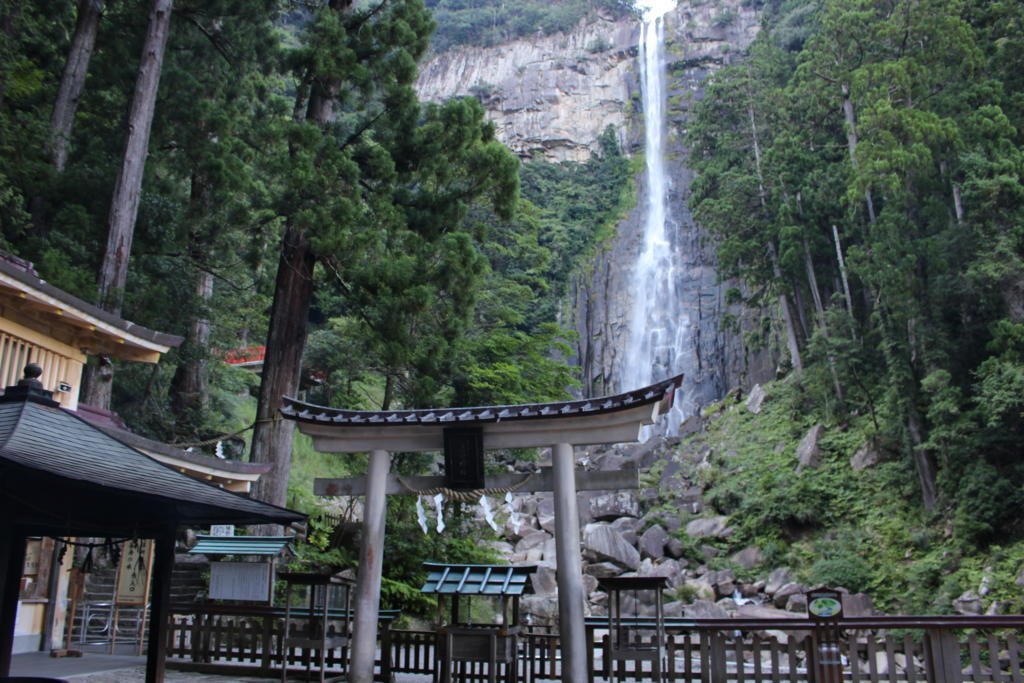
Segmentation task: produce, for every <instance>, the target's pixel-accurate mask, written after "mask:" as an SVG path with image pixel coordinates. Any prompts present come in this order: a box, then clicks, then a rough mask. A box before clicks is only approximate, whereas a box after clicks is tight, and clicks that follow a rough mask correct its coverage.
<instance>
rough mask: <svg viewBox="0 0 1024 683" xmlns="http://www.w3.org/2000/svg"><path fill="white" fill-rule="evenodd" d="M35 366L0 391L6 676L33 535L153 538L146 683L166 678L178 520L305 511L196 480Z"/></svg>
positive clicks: (0, 598) (1, 662)
mask: <svg viewBox="0 0 1024 683" xmlns="http://www.w3.org/2000/svg"><path fill="white" fill-rule="evenodd" d="M42 373H43V370H42V368H40V367H39V366H37V365H29V366H28V367H27V368H26V371H25V375H26V377H25V379H22V380H20V381H19V382H18V385H17V386H11V387H7V388H6V389H5V390H4V394H3V396H2V397H0V518H2V519H3V520H4V524H3V525H0V586H2V592H0V678H2V677H3V676H6V675H8V673H9V671H10V664H11V651H12V644H13V638H14V626H15V618H16V612H17V604H18V594H19V588H20V582H21V574H22V565H23V563H24V557H25V539H26V538H27V537H30V536H50V537H55V538H66V537H69V536H93V537H103V538H112V539H131V538H152V539H155V540H156V552H155V560H154V568H153V579H152V585H153V591H152V598H151V599H152V619H151V622H150V623H151V627H150V630H149V648H148V655H147V656H148V659H147V663H146V681H147V683H158V682H159V681H162V680H163V672H164V653H165V649H166V641H167V616H168V612H167V611H168V607H169V599H170V578H171V569H172V568H173V565H174V541H175V535H176V532H177V529H178V527H179V526H206V525H209V524H290V523H292V522H297V521H300V520H302V519H304V518H305V515H302V514H300V513H298V512H293V511H292V510H287V509H285V508H280V507H276V506H273V505H267V504H266V503H261V502H259V501H256V500H252V499H250V498H247V497H245V496H243V495H240V494H237V493H232V492H230V491H225V490H223V489H220V488H217V487H215V486H210V485H209V484H205V483H203V482H201V481H197V480H196V479H193V478H191V477H189V476H186V475H184V474H182V473H181V472H178V471H177V470H175V469H173V468H172V467H169V466H167V465H164V464H162V463H160V462H157V461H156V460H154V459H153V458H151V457H149V456H148V455H146V454H144V453H142V452H140V451H137V450H135V449H134V448H132V447H131V446H128V445H126V444H124V443H122V442H121V441H118V440H117V439H114V438H112V437H111V436H109V435H108V434H106V433H104V432H103V431H101V430H100V429H98V428H96V427H95V426H93V425H92V424H90V423H88V422H86V421H85V420H83V419H81V418H79V417H77V416H76V415H75V414H74V413H71V412H69V411H67V410H64V409H62V408H61V407H60V405H59V404H58V403H57V402H56V401H54V400H53V399H52V392H49V391H45V390H44V389H43V387H42V384H41V382H40V381H39V380H38V377H40V376H41V375H42Z"/></svg>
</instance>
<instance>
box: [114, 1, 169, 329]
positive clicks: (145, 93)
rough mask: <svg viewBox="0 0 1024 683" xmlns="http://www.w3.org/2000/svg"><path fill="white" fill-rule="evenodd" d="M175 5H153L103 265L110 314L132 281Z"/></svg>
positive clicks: (129, 119)
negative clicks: (137, 225)
mask: <svg viewBox="0 0 1024 683" xmlns="http://www.w3.org/2000/svg"><path fill="white" fill-rule="evenodd" d="M172 2H173V0H153V8H152V10H151V11H150V14H149V27H148V28H147V30H146V40H145V43H144V44H143V47H142V58H141V60H140V62H139V71H138V76H137V78H136V81H135V94H134V95H133V96H132V105H131V110H130V111H129V114H128V137H127V139H126V140H125V146H124V155H123V156H122V159H121V171H120V173H118V176H117V182H116V183H115V185H114V195H113V197H112V198H111V201H110V215H109V217H108V219H107V248H106V251H104V253H103V264H102V265H101V266H100V276H99V300H100V305H101V306H103V308H104V309H106V310H108V311H110V312H111V313H116V314H120V312H121V305H122V302H123V300H124V286H125V282H126V281H127V279H128V258H129V256H130V255H131V251H132V234H133V233H134V231H135V219H136V217H137V215H138V211H139V197H140V195H141V192H142V173H143V170H144V169H145V165H146V153H147V150H148V148H149V131H150V126H151V125H152V123H153V111H154V109H155V108H156V94H157V89H158V87H159V85H160V71H161V69H162V67H163V61H164V50H165V48H166V47H167V38H168V36H169V35H170V32H171V6H172Z"/></svg>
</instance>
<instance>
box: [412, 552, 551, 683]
mask: <svg viewBox="0 0 1024 683" xmlns="http://www.w3.org/2000/svg"><path fill="white" fill-rule="evenodd" d="M423 567H424V569H426V570H427V580H426V581H425V582H424V584H423V588H421V589H420V592H422V593H428V594H433V595H436V596H437V611H438V619H437V621H438V623H437V644H436V645H435V650H434V651H435V652H437V653H438V657H437V660H436V663H437V667H438V668H437V670H435V672H434V678H435V680H440V681H442V683H450V682H451V681H452V679H453V676H454V674H455V673H456V670H457V669H458V667H459V665H466V664H471V663H474V662H480V663H483V664H486V665H487V680H488V681H490V682H491V683H494V682H495V681H497V680H498V669H499V668H501V667H503V668H504V676H502V679H503V680H504V681H505V682H506V683H513V682H514V681H517V680H519V670H518V664H519V661H518V660H519V645H518V642H519V635H520V631H521V624H520V623H519V596H521V595H522V594H523V593H524V592H526V591H527V590H528V589H529V588H530V586H531V584H530V575H531V574H533V573H534V572H535V571H537V567H536V566H535V565H520V566H506V565H479V564H436V563H433V562H426V563H424V565H423ZM446 596H447V597H448V598H450V600H451V615H450V617H449V618H448V621H447V623H445V621H444V616H443V611H444V605H443V601H442V598H443V597H446ZM476 596H479V597H485V598H492V599H496V600H497V601H498V602H499V606H498V609H499V614H500V621H499V623H497V624H493V623H488V624H479V623H474V622H473V620H472V610H471V609H470V607H469V605H468V604H466V605H465V608H466V609H465V611H464V613H463V615H464V616H463V615H460V602H461V600H460V599H461V598H466V601H467V603H468V601H469V600H470V599H472V598H473V597H476ZM510 601H511V605H510ZM510 607H511V612H512V613H511V615H510V614H509V608H510Z"/></svg>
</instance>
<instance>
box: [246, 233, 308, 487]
mask: <svg viewBox="0 0 1024 683" xmlns="http://www.w3.org/2000/svg"><path fill="white" fill-rule="evenodd" d="M315 262H316V258H315V257H314V255H313V251H312V249H311V247H310V244H309V239H308V238H307V237H306V235H305V234H304V233H303V232H302V230H300V229H298V228H295V227H292V226H289V227H288V228H287V230H285V234H284V238H283V240H282V248H281V260H280V262H279V263H278V266H277V281H276V283H275V285H274V303H273V307H272V308H271V311H270V331H269V333H268V334H267V352H266V356H265V360H264V361H263V381H262V382H261V383H260V397H259V405H258V406H257V409H256V427H255V429H254V431H253V435H252V455H251V458H250V459H251V460H252V462H268V463H270V464H271V465H273V468H272V469H271V470H270V472H267V473H266V474H264V475H263V476H262V477H260V479H259V481H258V482H256V486H255V487H254V490H253V497H254V498H256V499H257V500H262V501H264V502H267V503H271V504H273V505H284V504H285V501H286V498H287V495H288V473H289V471H290V469H291V446H292V434H293V432H294V429H295V423H294V422H293V421H292V420H285V419H283V418H282V417H281V414H280V412H279V408H280V405H281V397H282V396H286V395H288V396H294V395H295V394H296V392H297V391H298V388H299V378H300V372H301V368H302V352H303V349H304V348H305V345H306V314H307V312H308V311H309V305H310V302H311V300H312V298H313V266H314V264H315Z"/></svg>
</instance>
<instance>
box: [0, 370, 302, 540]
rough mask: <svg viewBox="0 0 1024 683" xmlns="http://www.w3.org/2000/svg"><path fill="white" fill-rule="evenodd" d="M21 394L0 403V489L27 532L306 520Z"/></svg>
mask: <svg viewBox="0 0 1024 683" xmlns="http://www.w3.org/2000/svg"><path fill="white" fill-rule="evenodd" d="M21 389H22V388H21V387H9V388H8V389H7V391H6V393H5V396H4V397H3V398H2V399H0V474H2V476H0V484H2V489H3V494H4V495H5V496H7V497H9V499H10V501H11V502H14V503H17V504H18V506H19V507H18V508H17V509H18V514H19V516H20V517H21V518H22V523H24V524H26V525H31V524H40V525H41V524H60V525H62V528H64V527H67V528H68V529H69V530H72V529H81V528H83V527H100V528H104V529H109V528H121V529H123V528H126V527H127V528H135V529H138V528H140V527H143V526H146V525H155V524H167V523H177V524H210V523H218V524H219V523H224V524H232V523H234V524H261V523H283V524H287V523H290V522H293V521H299V520H301V519H303V518H304V515H302V514H300V513H297V512H293V511H291V510H287V509H285V508H280V507H276V506H273V505H268V504H266V503H261V502H259V501H256V500H251V499H249V498H247V497H245V496H241V495H238V494H236V493H232V492H230V491H225V490H223V489H220V488H217V487H215V486H210V485H208V484H205V483H203V482H200V481H197V480H195V479H193V478H191V477H188V476H186V475H184V474H181V473H180V472H178V471H176V470H174V469H172V468H171V467H168V466H166V465H164V464H162V463H160V462H158V461H156V460H154V459H153V458H151V457H149V456H148V455H146V454H144V453H142V452H140V451H138V450H136V449H134V448H132V447H130V446H128V445H127V444H124V443H122V442H121V441H118V440H117V439H114V438H111V437H110V436H109V435H108V434H106V433H104V432H103V431H101V430H99V429H97V428H96V427H94V426H93V425H91V424H89V423H88V422H86V421H85V420H82V419H81V418H79V417H77V416H76V415H75V414H73V413H71V412H68V411H66V410H63V409H61V408H59V407H57V404H56V403H54V402H53V401H51V400H49V399H48V397H47V395H48V394H49V392H43V391H35V390H29V391H20V390H21ZM19 394H20V396H19ZM58 520H63V521H58Z"/></svg>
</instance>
